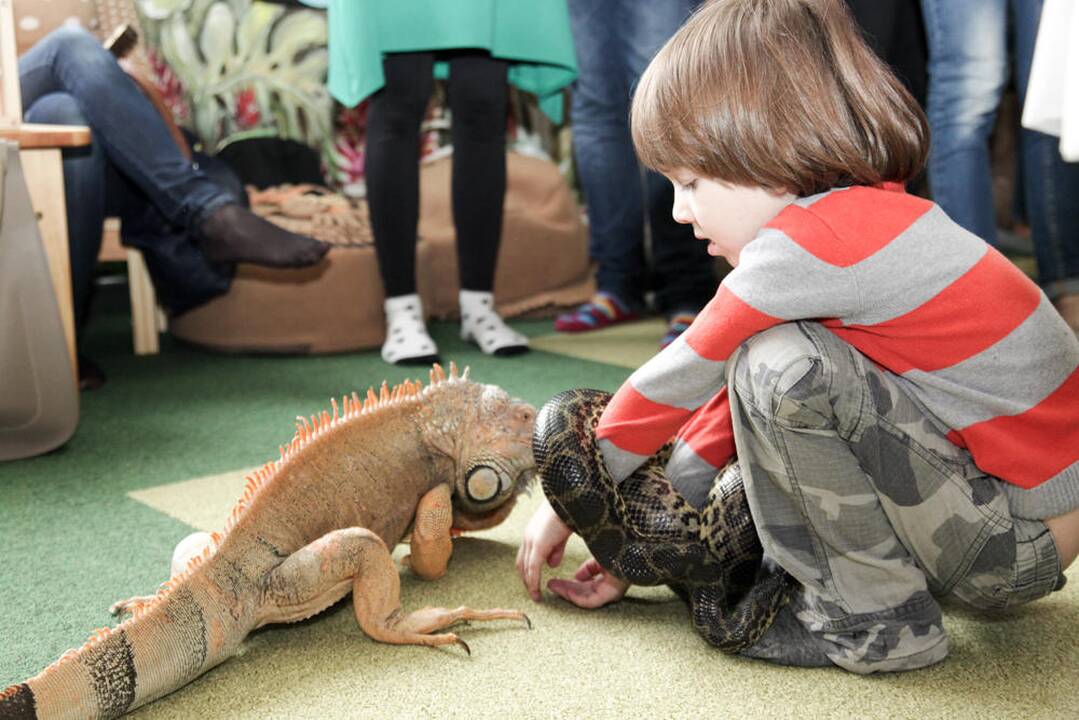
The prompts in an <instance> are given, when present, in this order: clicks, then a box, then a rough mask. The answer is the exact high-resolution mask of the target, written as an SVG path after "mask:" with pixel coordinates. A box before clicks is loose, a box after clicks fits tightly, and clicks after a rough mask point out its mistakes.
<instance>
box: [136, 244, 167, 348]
mask: <svg viewBox="0 0 1079 720" xmlns="http://www.w3.org/2000/svg"><path fill="white" fill-rule="evenodd" d="M127 285H128V288H129V290H130V292H131V330H132V334H133V335H134V339H135V354H136V355H156V354H157V353H158V351H159V350H160V343H159V338H158V333H159V332H160V331H161V330H163V329H164V319H165V318H164V314H163V313H162V312H161V309H160V308H158V306H157V296H156V295H155V294H154V286H153V283H151V282H150V273H149V271H148V270H147V269H146V262H145V261H144V260H143V259H142V253H141V252H139V251H138V250H132V249H131V248H128V250H127Z"/></svg>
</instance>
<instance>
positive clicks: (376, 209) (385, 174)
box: [366, 52, 506, 297]
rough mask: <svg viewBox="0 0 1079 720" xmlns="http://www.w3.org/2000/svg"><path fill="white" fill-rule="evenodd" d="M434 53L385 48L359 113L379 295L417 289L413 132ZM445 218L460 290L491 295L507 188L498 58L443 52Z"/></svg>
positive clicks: (416, 168) (423, 106) (502, 72)
mask: <svg viewBox="0 0 1079 720" xmlns="http://www.w3.org/2000/svg"><path fill="white" fill-rule="evenodd" d="M434 59H435V56H434V54H433V53H393V54H388V55H386V57H385V60H384V61H383V68H384V70H385V76H386V85H385V87H383V88H382V89H381V90H379V91H378V92H377V93H375V94H374V95H373V96H372V97H371V103H370V106H369V108H368V111H367V155H366V167H367V204H368V207H369V209H370V214H371V230H372V232H373V233H374V236H375V250H376V251H377V253H378V263H379V271H380V272H381V274H382V283H383V285H384V286H385V289H386V296H387V297H395V296H398V295H408V294H410V293H413V292H415V291H416V225H417V223H418V221H419V196H420V188H419V131H420V123H421V122H422V121H423V116H424V111H425V110H426V108H427V102H428V100H429V98H430V96H431V90H432V86H433V82H434V81H433V79H432V72H433V63H434ZM448 92H449V103H450V111H451V113H452V114H453V126H452V128H451V138H452V141H453V224H454V229H455V230H456V232H457V262H458V266H459V267H460V273H461V287H462V288H463V289H466V290H480V291H490V290H491V289H492V288H493V287H494V274H495V261H496V260H497V258H498V244H499V240H500V238H501V235H502V202H503V199H504V197H505V194H506V62H505V61H502V60H496V59H494V58H492V57H491V56H490V55H488V54H487V53H481V52H468V53H460V54H459V53H455V54H454V55H453V56H452V57H451V58H450V82H449V89H448Z"/></svg>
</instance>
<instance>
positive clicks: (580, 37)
mask: <svg viewBox="0 0 1079 720" xmlns="http://www.w3.org/2000/svg"><path fill="white" fill-rule="evenodd" d="M698 4H699V3H698V2H697V1H696V0H666V1H665V2H638V1H637V0H570V2H569V11H570V22H571V24H572V28H573V44H574V47H575V48H576V50H577V63H578V66H579V69H580V75H579V77H578V78H577V82H576V83H575V84H574V86H573V100H572V110H571V117H570V120H571V123H572V128H573V151H574V158H575V160H576V166H577V175H578V179H579V181H580V186H581V190H582V192H583V194H584V202H585V206H586V208H587V211H588V223H589V254H590V255H591V257H592V259H593V260H594V261H595V263H596V284H597V286H598V292H597V293H596V296H595V297H594V298H593V299H592V300H591V301H590V302H588V303H585V304H584V305H582V306H580V307H579V308H577V309H576V310H575V311H573V312H570V313H566V314H564V315H562V316H560V317H558V318H557V319H556V320H555V329H556V330H558V331H561V332H583V331H588V330H596V329H599V328H603V327H607V326H608V325H613V324H616V323H620V322H626V321H629V320H635V319H637V318H638V317H640V315H641V313H642V312H644V309H645V291H646V289H647V288H648V286H649V282H648V275H649V272H648V267H647V262H646V259H645V223H646V222H647V224H648V227H649V228H650V230H651V241H652V243H651V250H652V252H651V256H652V269H651V287H652V289H653V290H654V291H655V298H654V304H655V309H656V310H657V311H658V312H660V313H662V314H663V315H664V316H665V317H666V318H667V322H668V329H667V334H666V335H665V336H664V338H663V341H662V342H661V345H662V346H666V345H668V344H669V343H670V342H671V341H673V340H674V338H676V337H677V336H678V335H679V334H680V333H681V332H682V331H684V330H685V329H686V328H687V327H689V324H690V323H691V322H693V318H694V317H695V316H696V314H697V312H698V311H700V309H701V308H702V307H704V305H705V304H706V303H707V302H708V301H709V300H710V299H711V297H712V295H713V294H714V293H715V291H716V285H717V281H716V277H715V271H714V266H713V265H712V263H710V262H709V261H708V255H707V253H706V251H705V245H704V243H702V242H700V241H698V240H697V239H696V238H694V236H693V231H692V229H691V228H688V227H686V226H684V225H679V224H678V223H676V222H675V221H674V219H673V218H672V217H671V206H672V204H673V201H674V193H673V190H672V189H671V185H670V183H668V182H667V181H666V180H665V179H664V178H663V177H662V176H661V175H659V174H658V173H655V172H653V171H651V170H648V171H642V168H641V166H640V163H639V162H638V160H637V155H636V153H635V152H634V150H633V141H632V139H631V138H630V132H629V107H630V98H631V96H632V94H633V90H634V87H635V86H636V84H637V80H638V79H639V78H640V76H641V73H642V72H644V69H645V67H647V65H648V63H649V61H650V60H651V59H652V56H653V55H655V54H656V52H657V51H658V50H659V48H660V47H661V46H662V45H663V43H664V42H666V41H667V39H668V38H669V37H670V36H671V35H673V34H674V32H675V30H677V29H678V28H679V27H680V26H681V25H682V24H683V23H684V22H685V21H686V19H687V18H688V17H689V16H690V14H691V13H692V12H693V10H694V8H695V7H696V6H697V5H698ZM642 175H643V177H642Z"/></svg>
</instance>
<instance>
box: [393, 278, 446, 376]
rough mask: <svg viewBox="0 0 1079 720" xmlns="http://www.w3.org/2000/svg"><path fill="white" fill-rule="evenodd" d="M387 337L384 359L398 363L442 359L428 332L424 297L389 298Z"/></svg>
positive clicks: (405, 363) (423, 362)
mask: <svg viewBox="0 0 1079 720" xmlns="http://www.w3.org/2000/svg"><path fill="white" fill-rule="evenodd" d="M382 307H383V308H384V309H385V311H386V340H385V342H383V343H382V359H383V360H385V361H386V362H388V363H393V364H394V365H430V364H431V363H436V362H438V346H437V345H435V341H434V340H432V339H431V336H430V335H428V334H427V325H426V324H424V322H423V305H422V304H421V303H420V296H419V295H417V294H415V293H413V294H411V295H398V296H397V297H392V298H386V301H385V302H384V303H383V304H382Z"/></svg>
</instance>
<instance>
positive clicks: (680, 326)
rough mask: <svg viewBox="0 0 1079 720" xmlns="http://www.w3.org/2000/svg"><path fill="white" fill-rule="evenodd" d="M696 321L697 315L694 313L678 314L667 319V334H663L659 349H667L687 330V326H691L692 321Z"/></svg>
mask: <svg viewBox="0 0 1079 720" xmlns="http://www.w3.org/2000/svg"><path fill="white" fill-rule="evenodd" d="M696 319H697V313H694V312H688V311H687V312H679V313H675V314H674V315H671V316H670V317H669V318H668V319H667V332H666V334H664V336H663V339H662V340H660V341H659V349H660V350H662V349H663V348H665V347H667V346H668V345H670V344H671V343H673V342H674V341H675V338H677V337H678V336H679V335H681V334H682V333H684V332H685V331H686V330H689V326H690V325H692V324H693V321H694V320H696Z"/></svg>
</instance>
